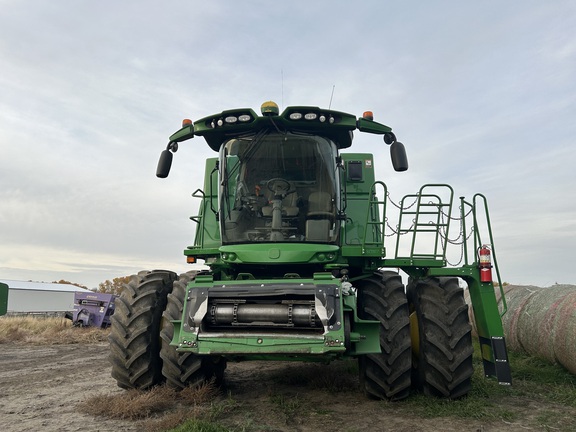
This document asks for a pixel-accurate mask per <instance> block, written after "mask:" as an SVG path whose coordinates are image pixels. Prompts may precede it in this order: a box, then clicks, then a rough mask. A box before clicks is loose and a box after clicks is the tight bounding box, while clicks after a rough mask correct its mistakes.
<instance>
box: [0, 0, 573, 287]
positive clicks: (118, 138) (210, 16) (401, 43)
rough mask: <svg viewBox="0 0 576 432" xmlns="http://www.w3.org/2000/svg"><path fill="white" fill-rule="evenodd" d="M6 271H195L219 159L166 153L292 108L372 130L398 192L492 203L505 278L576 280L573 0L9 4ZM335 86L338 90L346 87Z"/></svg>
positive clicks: (19, 276) (197, 148)
mask: <svg viewBox="0 0 576 432" xmlns="http://www.w3.org/2000/svg"><path fill="white" fill-rule="evenodd" d="M0 65H1V66H0V146H1V149H2V153H1V157H0V278H2V279H15V280H33V281H45V282H51V281H56V280H61V279H64V280H68V281H71V282H75V283H79V284H82V285H85V286H87V287H88V288H96V287H97V286H98V284H99V283H100V282H104V281H105V280H111V279H113V278H115V277H121V276H126V275H129V274H133V273H136V272H138V271H140V270H143V269H159V268H161V269H169V270H173V271H176V272H184V271H187V270H189V269H190V268H189V267H188V266H187V265H186V264H185V259H184V256H183V250H184V249H185V248H186V246H188V245H190V244H192V243H193V235H194V231H195V224H194V223H193V222H192V221H190V220H189V217H190V216H191V215H193V214H195V213H196V211H197V208H198V202H197V201H198V200H196V199H195V198H192V197H191V194H192V192H193V191H194V190H196V189H197V188H200V187H202V182H203V180H202V179H203V171H204V160H205V159H206V158H208V157H213V156H215V155H216V154H215V153H214V152H213V151H212V150H210V148H209V147H208V145H207V144H206V143H205V142H204V141H203V139H201V138H194V139H192V140H190V141H186V142H184V143H182V144H181V145H180V149H179V150H178V153H176V154H175V157H174V163H173V166H172V172H171V174H170V176H169V177H168V178H166V179H158V178H156V176H155V170H156V164H157V161H158V157H159V155H160V152H161V151H162V150H163V149H164V148H166V144H167V142H168V137H169V136H170V135H171V134H172V133H173V132H175V131H176V130H178V129H179V127H180V125H181V121H182V119H184V118H191V119H193V120H197V119H199V118H202V117H205V116H207V115H210V114H214V113H218V112H221V111H223V110H226V109H231V108H239V107H249V108H253V109H254V110H255V111H257V112H258V111H259V107H260V105H261V104H262V102H264V101H267V100H274V101H276V102H277V103H278V104H279V105H280V106H281V108H285V107H287V106H291V105H312V106H320V107H324V108H327V107H328V105H330V102H331V108H332V109H335V110H339V111H344V112H348V113H352V114H355V115H357V116H360V115H361V114H362V112H364V111H366V110H371V111H373V112H374V116H375V120H376V121H379V122H381V123H384V124H387V125H389V126H391V127H392V128H393V130H394V131H395V133H396V136H397V137H398V139H399V140H400V141H402V142H403V143H404V145H405V146H406V149H407V153H408V158H409V163H410V168H409V170H408V171H407V172H403V173H397V172H394V171H393V169H392V166H391V163H390V156H389V154H388V147H387V146H386V145H385V144H384V143H383V142H382V140H381V139H380V138H379V137H377V136H374V135H369V134H359V133H357V134H356V135H355V136H356V139H355V142H354V144H353V147H352V148H351V149H350V150H351V151H354V152H369V153H374V155H375V164H376V173H377V177H378V178H379V179H380V180H383V181H384V182H385V183H386V184H387V185H388V189H389V191H390V196H391V198H392V199H393V200H395V201H399V200H400V199H401V198H402V197H403V196H404V195H406V194H413V193H415V192H417V191H418V190H419V188H420V186H421V185H423V184H427V183H448V184H450V185H451V186H452V187H453V188H454V190H455V194H456V197H459V196H466V197H467V198H471V197H472V196H473V195H474V194H475V193H478V192H479V193H482V194H484V195H485V196H486V198H487V200H488V205H489V210H490V214H491V221H492V230H493V233H494V240H495V241H494V248H495V250H496V252H497V258H498V263H499V268H500V273H501V276H502V279H503V281H506V282H509V283H514V284H525V285H539V286H549V285H552V284H555V283H569V284H576V266H574V263H573V262H574V259H573V254H574V250H575V249H576V200H575V199H574V198H575V192H574V187H575V186H576V171H574V166H576V145H575V144H576V143H575V140H576V138H575V137H576V3H575V2H573V1H571V0H570V1H563V0H557V1H554V2H542V1H531V0H523V1H520V0H509V1H505V2H503V1H496V0H487V1H482V2H462V1H456V0H454V1H442V0H440V1H435V2H421V1H410V0H409V1H382V0H377V1H376V0H374V1H372V0H367V1H363V2H360V3H358V2H355V3H354V4H352V2H344V1H324V0H320V1H314V2H309V1H299V0H293V1H287V2H271V1H244V2H232V1H221V0H215V1H210V2H190V1H187V2H185V1H169V2H158V1H150V0H139V1H123V2H112V1H99V2H88V1H77V0H61V1H57V2H46V1H33V0H0ZM332 92H333V95H332Z"/></svg>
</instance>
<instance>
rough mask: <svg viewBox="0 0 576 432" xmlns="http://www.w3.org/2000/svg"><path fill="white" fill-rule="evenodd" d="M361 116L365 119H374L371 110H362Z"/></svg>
mask: <svg viewBox="0 0 576 432" xmlns="http://www.w3.org/2000/svg"><path fill="white" fill-rule="evenodd" d="M362 118H364V119H366V120H374V114H373V113H372V111H364V114H362Z"/></svg>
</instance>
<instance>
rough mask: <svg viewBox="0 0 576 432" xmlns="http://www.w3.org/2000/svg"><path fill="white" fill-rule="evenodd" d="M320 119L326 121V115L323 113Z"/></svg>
mask: <svg viewBox="0 0 576 432" xmlns="http://www.w3.org/2000/svg"><path fill="white" fill-rule="evenodd" d="M318 120H320V121H321V122H322V123H324V122H325V121H326V116H325V115H324V114H322V115H321V116H320V118H319V119H318Z"/></svg>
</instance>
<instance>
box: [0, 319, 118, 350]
mask: <svg viewBox="0 0 576 432" xmlns="http://www.w3.org/2000/svg"><path fill="white" fill-rule="evenodd" d="M108 333H109V331H107V330H102V329H99V328H79V327H72V322H71V321H70V320H68V319H65V318H55V317H49V318H45V317H10V316H8V317H2V318H0V344H3V343H16V344H18V343H21V344H34V345H60V344H76V343H77V344H88V343H97V342H105V341H107V337H108Z"/></svg>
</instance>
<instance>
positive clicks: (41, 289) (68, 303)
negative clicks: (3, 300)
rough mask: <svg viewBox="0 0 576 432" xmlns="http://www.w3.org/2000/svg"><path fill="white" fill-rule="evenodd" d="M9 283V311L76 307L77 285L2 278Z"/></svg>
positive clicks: (49, 310)
mask: <svg viewBox="0 0 576 432" xmlns="http://www.w3.org/2000/svg"><path fill="white" fill-rule="evenodd" d="M0 282H3V283H5V284H6V285H8V313H11V312H12V313H14V312H16V313H47V312H50V313H54V312H65V311H71V310H73V309H74V293H75V292H76V291H88V292H90V290H87V289H84V288H80V287H77V286H76V285H69V284H61V283H45V282H23V281H16V280H8V279H0Z"/></svg>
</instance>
